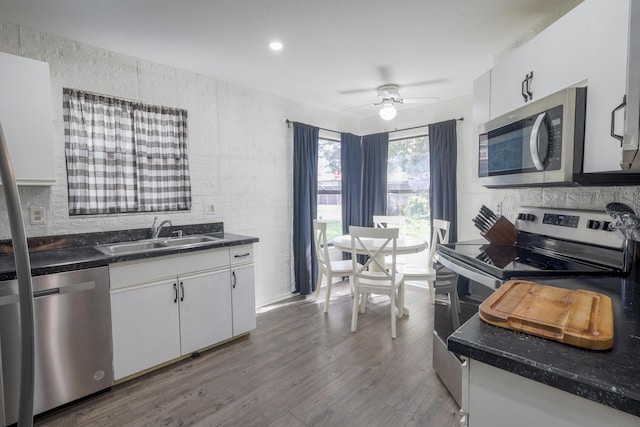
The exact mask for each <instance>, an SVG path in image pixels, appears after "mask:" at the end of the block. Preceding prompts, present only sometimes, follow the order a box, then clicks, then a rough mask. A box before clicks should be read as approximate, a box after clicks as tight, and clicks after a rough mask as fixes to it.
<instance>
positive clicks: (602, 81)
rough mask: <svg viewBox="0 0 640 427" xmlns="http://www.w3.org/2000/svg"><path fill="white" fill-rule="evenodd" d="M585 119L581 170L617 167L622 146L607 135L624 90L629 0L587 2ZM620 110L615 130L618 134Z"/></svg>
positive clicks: (621, 124)
mask: <svg viewBox="0 0 640 427" xmlns="http://www.w3.org/2000/svg"><path fill="white" fill-rule="evenodd" d="M588 11H589V17H588V26H589V29H590V33H589V39H588V45H589V52H588V54H589V55H588V66H587V70H588V74H589V82H588V90H587V120H586V124H585V149H584V163H583V165H584V166H583V172H585V173H591V172H603V171H616V170H620V161H621V160H622V146H621V143H620V141H619V140H617V139H615V138H613V137H611V136H610V133H611V112H612V111H613V110H614V109H615V108H616V107H617V106H618V105H619V104H620V103H622V98H623V96H624V94H625V92H626V77H627V46H628V37H629V24H628V22H629V0H615V1H606V2H603V1H589V2H588ZM623 115H624V113H623V111H620V114H619V115H618V116H617V123H616V124H617V125H618V126H617V129H616V133H617V134H618V135H622V126H623V120H624V117H623Z"/></svg>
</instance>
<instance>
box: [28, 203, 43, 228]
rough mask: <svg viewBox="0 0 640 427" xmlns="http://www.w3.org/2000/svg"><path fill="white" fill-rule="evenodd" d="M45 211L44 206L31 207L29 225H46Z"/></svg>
mask: <svg viewBox="0 0 640 427" xmlns="http://www.w3.org/2000/svg"><path fill="white" fill-rule="evenodd" d="M44 215H45V211H44V207H42V206H31V207H30V208H29V223H30V224H31V225H40V224H44V223H45V217H44Z"/></svg>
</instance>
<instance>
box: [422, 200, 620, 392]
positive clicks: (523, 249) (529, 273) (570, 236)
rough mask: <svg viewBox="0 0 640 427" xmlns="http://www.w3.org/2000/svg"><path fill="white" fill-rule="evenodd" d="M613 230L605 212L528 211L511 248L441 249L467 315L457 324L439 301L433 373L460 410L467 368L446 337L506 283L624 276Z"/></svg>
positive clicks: (463, 245) (478, 243)
mask: <svg viewBox="0 0 640 427" xmlns="http://www.w3.org/2000/svg"><path fill="white" fill-rule="evenodd" d="M610 224H611V217H609V215H607V214H606V212H604V211H585V210H571V209H552V208H534V207H523V208H521V209H520V210H519V212H518V216H517V220H516V223H515V228H516V229H517V231H518V234H517V241H516V242H515V243H514V244H512V245H503V244H492V243H490V242H488V241H487V240H484V239H479V240H473V241H468V242H456V243H450V244H444V245H438V248H437V251H436V260H437V261H438V262H439V263H441V264H442V265H444V266H445V267H446V268H448V269H450V270H452V271H454V272H455V273H457V274H458V280H457V290H458V297H459V299H460V308H461V311H462V312H461V313H459V319H460V323H459V324H457V323H456V321H455V316H452V312H451V309H452V306H451V305H450V304H448V303H445V302H444V301H442V300H436V306H435V310H434V313H435V314H434V315H435V318H434V332H433V367H434V369H435V370H436V373H437V374H438V376H439V377H440V379H441V380H442V381H443V383H444V384H445V386H446V387H447V389H449V391H450V392H451V394H452V396H453V397H454V399H456V401H457V402H458V404H460V403H461V394H462V390H461V386H462V368H461V366H462V363H464V362H463V360H462V359H461V358H460V357H459V356H458V355H456V354H454V353H451V352H449V351H448V350H447V343H446V340H447V337H448V336H449V335H451V334H452V333H453V332H454V331H455V330H456V329H457V328H458V327H459V326H460V324H461V323H464V322H466V321H467V320H468V319H469V318H471V317H472V316H473V315H474V314H476V313H477V312H478V306H479V305H480V303H481V302H482V301H483V300H484V299H486V298H487V297H488V296H489V295H491V293H493V291H494V290H496V289H497V288H499V287H500V286H501V285H502V284H503V283H504V282H505V281H507V280H511V279H528V280H539V279H540V278H562V277H579V276H593V275H597V276H619V275H621V274H622V266H623V245H624V239H623V238H622V236H621V235H620V234H619V233H618V232H615V231H613V230H611V229H610V228H609V225H610Z"/></svg>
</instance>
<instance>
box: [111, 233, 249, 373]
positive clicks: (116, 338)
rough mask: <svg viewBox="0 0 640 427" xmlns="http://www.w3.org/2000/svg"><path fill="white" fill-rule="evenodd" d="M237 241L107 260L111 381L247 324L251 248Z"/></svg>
mask: <svg viewBox="0 0 640 427" xmlns="http://www.w3.org/2000/svg"><path fill="white" fill-rule="evenodd" d="M238 248H239V249H238ZM238 248H235V247H234V248H233V249H231V250H230V249H228V248H224V249H214V250H209V251H199V252H193V253H191V254H181V255H176V256H164V257H158V258H153V259H151V260H149V259H147V260H142V261H131V262H125V263H119V264H113V265H111V266H110V267H109V274H110V283H111V322H112V335H113V365H114V366H113V367H114V376H115V379H116V380H121V379H123V378H126V377H129V376H132V375H134V374H136V373H140V372H143V371H146V370H148V369H151V368H153V367H155V366H158V365H162V364H165V363H167V362H170V361H172V360H174V359H177V358H179V357H181V356H186V355H190V354H192V353H194V352H197V351H199V350H201V349H204V348H207V347H210V346H212V345H215V344H217V343H219V342H222V341H225V340H227V339H229V338H232V337H234V336H238V335H241V334H244V333H246V332H248V331H250V330H252V329H255V327H256V312H255V285H254V269H253V250H252V249H253V248H252V245H245V246H242V247H238Z"/></svg>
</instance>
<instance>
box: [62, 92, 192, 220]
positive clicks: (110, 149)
mask: <svg viewBox="0 0 640 427" xmlns="http://www.w3.org/2000/svg"><path fill="white" fill-rule="evenodd" d="M63 103H64V105H63V107H64V124H65V154H66V162H67V183H68V189H69V214H70V215H93V214H111V213H131V212H159V211H180V210H189V209H191V183H190V177H189V161H188V150H187V148H188V146H187V111H186V110H181V109H176V108H169V107H160V106H154V105H149V104H143V103H140V102H135V101H130V100H124V99H119V98H114V97H109V96H104V95H98V94H94V93H89V92H84V91H79V90H73V89H66V88H65V89H64V93H63Z"/></svg>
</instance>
